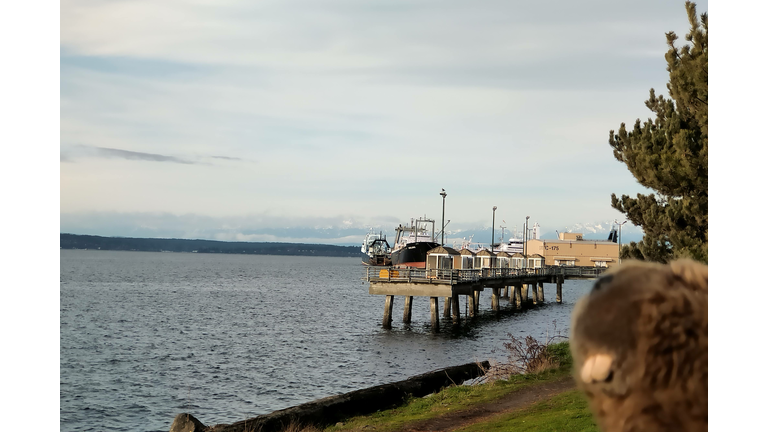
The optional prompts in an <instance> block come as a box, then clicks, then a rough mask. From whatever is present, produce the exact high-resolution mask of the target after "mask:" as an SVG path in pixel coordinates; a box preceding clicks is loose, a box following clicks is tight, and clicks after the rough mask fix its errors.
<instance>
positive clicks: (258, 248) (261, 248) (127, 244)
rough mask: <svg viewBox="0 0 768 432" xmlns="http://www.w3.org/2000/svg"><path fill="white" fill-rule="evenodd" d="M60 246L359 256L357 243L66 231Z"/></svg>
mask: <svg viewBox="0 0 768 432" xmlns="http://www.w3.org/2000/svg"><path fill="white" fill-rule="evenodd" d="M59 248H60V249H93V250H112V251H139V252H187V253H224V254H251V255H293V256H326V257H360V247H359V246H336V245H324V244H307V243H272V242H227V241H217V240H188V239H156V238H133V237H102V236H94V235H80V234H66V233H61V234H59Z"/></svg>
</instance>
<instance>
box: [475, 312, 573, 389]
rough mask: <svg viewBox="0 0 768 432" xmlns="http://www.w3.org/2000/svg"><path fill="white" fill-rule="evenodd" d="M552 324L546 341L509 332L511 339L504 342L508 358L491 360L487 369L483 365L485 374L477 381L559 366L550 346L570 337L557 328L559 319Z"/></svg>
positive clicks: (541, 370) (490, 380) (536, 371)
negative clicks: (501, 360) (521, 336)
mask: <svg viewBox="0 0 768 432" xmlns="http://www.w3.org/2000/svg"><path fill="white" fill-rule="evenodd" d="M552 325H553V330H552V335H551V336H550V333H549V330H547V336H546V338H545V340H544V342H539V341H538V340H537V339H536V338H534V337H533V336H530V335H529V336H526V337H525V338H520V337H517V336H515V335H513V334H511V333H507V336H508V337H509V341H508V342H505V343H504V351H506V353H507V360H506V361H503V362H500V361H497V360H495V359H491V360H489V363H490V365H491V366H490V367H489V368H488V369H487V370H486V369H484V368H482V366H481V369H483V371H484V372H485V374H484V375H483V376H482V377H481V378H480V379H478V381H477V382H493V381H496V380H498V379H507V378H509V377H510V376H512V375H518V374H524V373H539V372H543V371H545V370H548V369H554V368H557V367H559V366H560V363H559V361H558V359H557V357H556V356H555V355H554V354H553V353H552V352H551V351H550V350H549V349H548V347H549V345H551V344H553V343H556V342H560V341H561V340H562V339H568V337H567V336H563V335H562V331H560V330H558V329H557V320H555V321H552Z"/></svg>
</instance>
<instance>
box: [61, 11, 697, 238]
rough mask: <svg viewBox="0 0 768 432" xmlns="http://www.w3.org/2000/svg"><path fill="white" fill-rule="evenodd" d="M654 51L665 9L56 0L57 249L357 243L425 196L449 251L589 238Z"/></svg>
mask: <svg viewBox="0 0 768 432" xmlns="http://www.w3.org/2000/svg"><path fill="white" fill-rule="evenodd" d="M697 4H698V12H699V13H702V12H705V11H707V10H708V4H707V2H706V1H703V2H697ZM668 31H675V32H676V33H677V34H678V36H680V41H679V42H680V43H682V42H685V41H684V35H685V33H686V32H687V31H688V23H687V18H686V14H685V8H684V2H683V1H670V0H663V1H646V2H642V6H641V7H640V6H639V4H638V3H636V2H616V1H615V0H614V1H609V0H605V1H578V2H575V1H550V2H530V1H508V0H507V1H484V2H478V1H473V2H468V1H393V0H386V1H317V0H313V1H309V0H306V1H272V2H267V1H259V2H254V1H221V0H217V1H206V0H199V1H160V0H152V1H98V0H66V1H63V2H62V3H61V60H60V61H61V145H60V149H61V155H60V160H61V163H60V175H61V177H60V180H61V186H60V187H61V189H60V193H61V195H60V209H61V215H60V220H61V227H60V228H61V232H71V233H79V234H97V235H122V236H153V237H186V238H215V239H221V240H254V241H264V240H276V241H318V242H331V243H332V242H337V243H340V242H353V243H357V242H358V240H356V239H358V238H360V239H361V236H360V235H359V232H360V231H361V230H365V229H367V228H368V227H371V226H373V227H377V228H379V229H384V230H389V231H391V230H392V229H393V228H394V226H396V225H397V224H398V223H405V222H407V221H409V220H410V218H412V217H416V216H419V215H425V214H426V215H427V216H428V217H431V218H434V219H436V220H438V222H439V220H440V217H441V211H442V207H441V204H442V201H441V197H440V196H439V195H438V194H439V192H440V190H441V188H445V190H446V191H447V193H448V196H447V199H446V204H445V207H446V219H450V220H451V223H450V225H449V230H450V231H451V234H452V235H453V236H454V237H461V234H462V233H466V232H470V231H472V230H476V229H480V228H483V227H485V228H488V229H489V228H490V226H491V219H492V216H493V215H492V207H493V206H497V207H498V210H497V211H496V221H497V223H496V225H497V229H498V226H499V225H501V224H503V223H505V224H506V226H508V227H510V228H511V227H514V226H515V225H518V227H519V226H520V225H522V222H523V221H524V220H525V216H531V220H532V221H537V222H538V223H539V224H540V225H541V226H542V228H543V231H545V232H549V231H554V230H555V229H560V230H562V229H563V228H564V227H573V226H576V224H584V223H605V222H606V221H608V222H610V221H612V220H613V219H616V218H621V216H622V215H621V214H620V213H619V212H617V211H616V210H613V209H612V208H611V206H610V195H611V193H616V194H619V195H621V194H629V195H635V194H637V193H646V192H647V191H646V190H644V188H642V187H641V186H639V185H638V184H637V182H636V181H635V180H634V178H633V177H632V175H631V174H630V173H629V171H627V169H626V167H625V166H624V165H623V164H621V163H619V162H618V161H616V160H615V159H614V157H613V154H612V151H611V148H610V146H609V145H608V134H609V131H610V130H611V129H614V130H615V129H618V128H619V126H620V124H621V123H622V122H626V123H629V124H632V123H634V121H635V119H637V118H641V119H643V120H645V119H647V118H648V117H650V116H651V114H652V113H651V112H650V111H649V110H648V109H647V108H646V107H645V105H644V101H645V100H646V99H647V98H648V92H649V90H650V89H651V88H654V89H656V91H657V93H661V94H664V95H666V94H667V89H666V83H667V81H668V73H667V72H666V70H665V67H666V62H665V60H664V54H665V52H666V50H667V46H666V40H665V36H664V33H665V32H668ZM621 220H623V219H621ZM500 221H503V222H500ZM316 228H317V229H323V230H321V231H317V233H314V234H313V232H311V230H313V229H316ZM343 228H350V229H352V230H351V231H349V232H348V234H349V235H346V236H345V234H344V233H343V232H342V229H343ZM625 229H627V230H628V231H627V232H631V231H632V229H631V227H629V226H628V225H627V226H625ZM292 233H294V234H292ZM352 240H354V241H352Z"/></svg>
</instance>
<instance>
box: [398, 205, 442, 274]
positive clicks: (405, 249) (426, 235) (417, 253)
mask: <svg viewBox="0 0 768 432" xmlns="http://www.w3.org/2000/svg"><path fill="white" fill-rule="evenodd" d="M430 225H431V230H430ZM395 232H396V235H395V246H394V247H393V249H392V266H393V267H411V268H426V267H427V252H428V251H429V250H431V249H434V248H436V247H438V246H440V243H438V242H436V241H435V221H434V219H427V218H426V217H423V218H418V219H411V224H410V226H403V225H399V226H398V227H397V228H395Z"/></svg>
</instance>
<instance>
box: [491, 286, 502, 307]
mask: <svg viewBox="0 0 768 432" xmlns="http://www.w3.org/2000/svg"><path fill="white" fill-rule="evenodd" d="M492 290H493V295H492V296H491V309H493V310H494V311H498V310H499V291H501V288H492Z"/></svg>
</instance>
